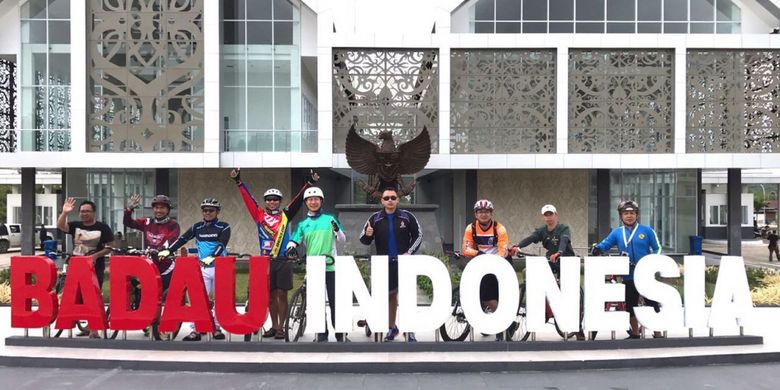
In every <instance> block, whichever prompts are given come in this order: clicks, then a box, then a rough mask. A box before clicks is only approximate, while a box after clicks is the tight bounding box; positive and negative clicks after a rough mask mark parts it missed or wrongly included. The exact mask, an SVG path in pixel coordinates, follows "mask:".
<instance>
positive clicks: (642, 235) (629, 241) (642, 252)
mask: <svg viewBox="0 0 780 390" xmlns="http://www.w3.org/2000/svg"><path fill="white" fill-rule="evenodd" d="M596 246H597V247H598V248H599V249H600V250H601V251H602V252H606V251H608V250H609V249H610V248H612V247H614V246H617V248H618V250H620V252H621V254H624V255H627V256H628V260H629V274H628V275H624V276H623V280H634V267H635V266H636V264H637V263H638V262H639V260H642V258H643V257H645V256H647V255H649V254H654V253H655V254H660V253H661V242H660V241H658V236H657V235H656V234H655V231H654V230H653V228H651V227H650V226H647V225H640V224H636V226H634V228H633V229H628V228H626V227H625V226H621V227H618V228H615V229H613V230H612V232H610V233H609V235H608V236H607V238H605V239H604V241H601V242H600V243H598V244H596Z"/></svg>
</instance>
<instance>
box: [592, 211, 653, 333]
mask: <svg viewBox="0 0 780 390" xmlns="http://www.w3.org/2000/svg"><path fill="white" fill-rule="evenodd" d="M617 210H618V214H619V215H620V221H621V222H623V226H620V227H617V228H615V229H612V232H610V233H609V235H608V236H607V238H605V239H604V241H601V242H600V243H598V244H595V245H593V248H591V254H592V255H593V256H598V255H600V254H601V253H602V252H606V251H608V250H610V248H612V247H614V246H617V248H618V250H620V254H621V256H626V257H628V262H629V268H628V275H623V284H625V285H626V307H627V310H628V313H629V314H630V315H631V316H630V321H631V331H630V332H629V335H628V338H629V339H638V338H639V324H638V323H637V319H636V316H635V315H634V307H636V306H637V305H638V304H639V292H638V291H637V289H636V286H635V285H634V268H635V267H636V265H637V263H639V261H640V260H642V258H644V257H645V256H647V255H649V254H660V253H661V242H660V241H659V240H658V235H657V234H655V230H653V228H651V227H650V226H647V225H642V224H640V223H638V218H639V205H638V204H637V203H636V202H634V201H633V200H625V201H622V202H620V203H619V204H618V207H617ZM645 305H646V306H651V307H653V309H655V312H656V313H657V312H658V311H659V310H660V307H659V305H658V302H656V301H653V300H650V299H646V298H645ZM653 337H655V338H658V337H663V335H662V334H661V332H654V333H653Z"/></svg>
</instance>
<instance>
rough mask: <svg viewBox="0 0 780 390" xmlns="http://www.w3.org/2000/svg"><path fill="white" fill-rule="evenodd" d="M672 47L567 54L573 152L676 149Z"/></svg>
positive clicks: (570, 138)
mask: <svg viewBox="0 0 780 390" xmlns="http://www.w3.org/2000/svg"><path fill="white" fill-rule="evenodd" d="M673 58H674V52H673V51H672V50H623V49H621V50H609V49H606V50H571V51H570V52H569V153H672V152H674V136H673V134H672V130H673V129H672V123H673V116H674V112H673V111H674V110H673V102H672V100H673V99H672V97H673V95H672V92H673V86H674V74H673V66H674V61H673Z"/></svg>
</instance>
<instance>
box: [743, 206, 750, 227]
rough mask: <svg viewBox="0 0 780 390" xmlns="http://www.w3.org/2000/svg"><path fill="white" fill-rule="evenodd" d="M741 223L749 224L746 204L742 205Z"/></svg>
mask: <svg viewBox="0 0 780 390" xmlns="http://www.w3.org/2000/svg"><path fill="white" fill-rule="evenodd" d="M742 224H743V225H748V224H749V222H748V207H747V206H742Z"/></svg>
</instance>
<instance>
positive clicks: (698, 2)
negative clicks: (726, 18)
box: [690, 0, 715, 22]
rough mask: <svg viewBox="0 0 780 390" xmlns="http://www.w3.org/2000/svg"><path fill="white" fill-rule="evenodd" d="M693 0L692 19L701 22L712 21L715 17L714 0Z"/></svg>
mask: <svg viewBox="0 0 780 390" xmlns="http://www.w3.org/2000/svg"><path fill="white" fill-rule="evenodd" d="M690 1H691V20H692V21H701V22H711V21H712V20H713V19H714V18H715V1H714V0H690Z"/></svg>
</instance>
